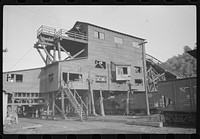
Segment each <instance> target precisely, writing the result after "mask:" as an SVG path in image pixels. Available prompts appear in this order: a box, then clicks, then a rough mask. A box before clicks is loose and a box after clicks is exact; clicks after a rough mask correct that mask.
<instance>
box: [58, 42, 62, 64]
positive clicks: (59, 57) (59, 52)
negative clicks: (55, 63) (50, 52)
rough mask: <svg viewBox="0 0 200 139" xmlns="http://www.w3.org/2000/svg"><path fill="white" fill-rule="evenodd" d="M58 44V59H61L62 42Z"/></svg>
mask: <svg viewBox="0 0 200 139" xmlns="http://www.w3.org/2000/svg"><path fill="white" fill-rule="evenodd" d="M57 44H58V60H59V61H60V60H61V51H60V46H61V45H60V42H58V43H57Z"/></svg>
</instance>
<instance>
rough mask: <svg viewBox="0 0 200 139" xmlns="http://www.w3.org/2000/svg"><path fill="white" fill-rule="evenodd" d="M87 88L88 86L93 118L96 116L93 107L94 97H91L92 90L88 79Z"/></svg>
mask: <svg viewBox="0 0 200 139" xmlns="http://www.w3.org/2000/svg"><path fill="white" fill-rule="evenodd" d="M88 86H89V92H90V96H91V109H92V114H93V115H94V116H96V115H97V114H96V112H95V106H94V96H93V89H92V87H91V79H90V78H89V79H88Z"/></svg>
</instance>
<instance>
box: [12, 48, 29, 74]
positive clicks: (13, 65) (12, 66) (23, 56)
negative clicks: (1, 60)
mask: <svg viewBox="0 0 200 139" xmlns="http://www.w3.org/2000/svg"><path fill="white" fill-rule="evenodd" d="M31 49H32V47H31V48H30V49H29V50H28V51H27V52H26V53H25V54H24V55H23V56H22V57H21V58H20V59H19V60H18V61H17V62H16V63H15V64H14V65H13V66H12V68H10V70H12V69H13V68H14V67H15V66H16V65H17V64H18V63H19V62H20V61H21V60H22V59H23V58H24V57H25V56H26V55H27V54H28V53H29V52H30V51H31Z"/></svg>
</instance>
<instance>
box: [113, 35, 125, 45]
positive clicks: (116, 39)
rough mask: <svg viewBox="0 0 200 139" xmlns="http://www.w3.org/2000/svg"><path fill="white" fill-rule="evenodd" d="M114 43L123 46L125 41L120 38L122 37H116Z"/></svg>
mask: <svg viewBox="0 0 200 139" xmlns="http://www.w3.org/2000/svg"><path fill="white" fill-rule="evenodd" d="M114 42H115V43H119V44H123V39H122V38H120V37H114Z"/></svg>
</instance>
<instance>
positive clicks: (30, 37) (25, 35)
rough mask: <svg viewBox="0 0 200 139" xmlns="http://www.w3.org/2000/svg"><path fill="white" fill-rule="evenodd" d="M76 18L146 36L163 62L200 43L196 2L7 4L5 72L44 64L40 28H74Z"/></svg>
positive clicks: (148, 49) (149, 48)
mask: <svg viewBox="0 0 200 139" xmlns="http://www.w3.org/2000/svg"><path fill="white" fill-rule="evenodd" d="M76 21H83V22H88V23H91V24H95V25H97V26H102V27H105V28H108V29H111V30H115V31H119V32H122V33H125V34H129V35H132V36H136V37H140V38H144V39H146V41H147V42H148V43H147V44H146V53H147V54H150V55H152V56H154V57H156V58H157V59H159V60H161V61H163V62H164V61H166V60H167V59H168V58H171V57H172V56H176V55H178V54H182V53H183V47H184V46H185V45H187V46H189V47H190V48H192V49H193V48H194V46H195V43H196V7H195V6H114V5H113V6H4V10H3V48H7V49H8V52H7V53H3V71H13V70H19V69H29V68H37V67H43V66H44V65H45V64H44V62H43V60H42V58H41V57H40V55H39V53H38V52H37V50H36V49H35V48H33V45H34V43H36V41H37V38H36V35H37V29H38V28H39V27H40V26H41V25H46V26H50V27H54V28H56V29H57V30H59V29H61V28H63V29H70V28H72V26H73V25H74V24H75V22H76Z"/></svg>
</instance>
